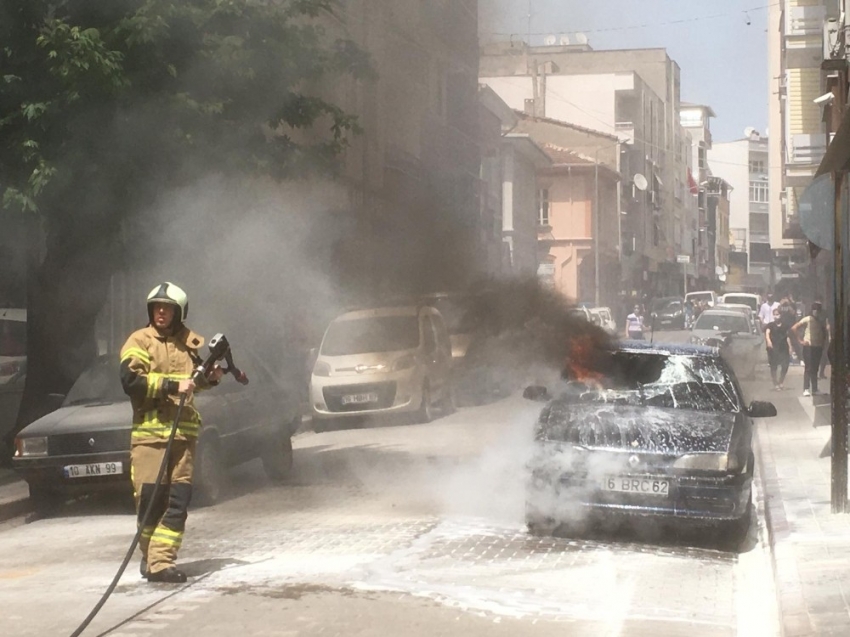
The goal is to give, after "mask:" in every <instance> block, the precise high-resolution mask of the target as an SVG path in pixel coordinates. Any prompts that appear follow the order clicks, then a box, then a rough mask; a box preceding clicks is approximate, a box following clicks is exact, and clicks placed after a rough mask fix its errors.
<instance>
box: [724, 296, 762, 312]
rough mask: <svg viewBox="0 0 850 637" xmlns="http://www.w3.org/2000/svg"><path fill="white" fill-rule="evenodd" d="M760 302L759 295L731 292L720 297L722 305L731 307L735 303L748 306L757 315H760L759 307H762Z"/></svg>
mask: <svg viewBox="0 0 850 637" xmlns="http://www.w3.org/2000/svg"><path fill="white" fill-rule="evenodd" d="M759 301H760V299H759V295H758V294H747V293H745V292H729V293H727V294H724V295H723V296H722V297H720V304H721V305H730V304H733V303H737V304H740V305H746V306H747V307H749V308H750V309H751V310H752V311H753V312H755V313H756V314H758V311H759V306H760V305H761V303H760V302H759Z"/></svg>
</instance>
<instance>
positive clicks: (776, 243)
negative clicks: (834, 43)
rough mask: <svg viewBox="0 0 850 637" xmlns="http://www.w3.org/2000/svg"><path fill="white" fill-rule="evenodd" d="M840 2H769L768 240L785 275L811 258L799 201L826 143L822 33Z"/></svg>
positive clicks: (826, 46) (834, 17)
mask: <svg viewBox="0 0 850 637" xmlns="http://www.w3.org/2000/svg"><path fill="white" fill-rule="evenodd" d="M839 4H840V3H839V2H836V1H834V0H831V1H827V0H780V1H778V2H774V3H772V4H770V5H769V11H770V13H769V22H768V59H769V65H770V93H769V95H768V98H769V108H770V118H769V129H770V141H769V144H768V176H769V182H770V188H769V208H768V210H769V239H770V247H771V249H772V250H773V251H774V253H775V263H776V265H777V266H778V267H779V269H780V271H781V273H782V275H784V276H786V277H789V276H795V274H796V273H795V272H794V270H795V269H799V266H800V264H802V263H805V262H806V261H807V255H806V250H805V241H804V237H803V235H802V232H801V231H800V223H799V217H798V205H799V201H800V197H801V195H802V194H803V192H804V190H805V189H806V187H807V186H808V185H809V184H810V183H811V181H812V178H813V177H814V174H815V172H816V171H817V168H818V165H819V164H820V162H821V159H822V158H823V156H824V153H825V152H826V147H827V143H828V139H827V135H826V128H825V124H824V113H823V107H822V106H821V105H820V104H819V103H816V101H815V100H816V99H817V98H818V97H820V96H821V95H822V94H824V92H825V87H826V83H827V80H828V72H824V71H822V69H821V65H822V63H823V60H824V59H829V58H830V57H832V56H831V55H830V52H829V48H830V46H831V43H830V41H829V38H826V37H824V34H825V31H826V30H827V29H826V26H827V23H828V21H830V20H832V21H833V24H835V21H836V20H837V18H838V17H839ZM836 30H837V27H836ZM795 266H796V267H795Z"/></svg>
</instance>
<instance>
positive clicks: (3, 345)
mask: <svg viewBox="0 0 850 637" xmlns="http://www.w3.org/2000/svg"><path fill="white" fill-rule="evenodd" d="M26 377H27V311H26V310H22V309H0V453H2V454H4V455H5V454H7V453H10V451H7V450H6V449H5V447H6V445H7V444H11V432H12V430H13V428H14V426H15V421H16V420H17V417H18V407H20V404H21V397H22V396H23V393H24V382H25V381H26ZM6 457H8V456H6Z"/></svg>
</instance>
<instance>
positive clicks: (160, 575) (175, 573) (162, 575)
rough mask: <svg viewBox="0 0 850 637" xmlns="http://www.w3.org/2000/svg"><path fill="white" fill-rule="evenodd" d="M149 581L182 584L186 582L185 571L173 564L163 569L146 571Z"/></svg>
mask: <svg viewBox="0 0 850 637" xmlns="http://www.w3.org/2000/svg"><path fill="white" fill-rule="evenodd" d="M148 581H149V582H164V583H166V584H183V583H185V582H186V573H184V572H183V571H181V570H178V569H177V568H176V567H174V566H169V567H168V568H167V569H165V570H163V571H158V572H156V573H148Z"/></svg>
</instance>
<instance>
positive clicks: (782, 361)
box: [764, 309, 791, 391]
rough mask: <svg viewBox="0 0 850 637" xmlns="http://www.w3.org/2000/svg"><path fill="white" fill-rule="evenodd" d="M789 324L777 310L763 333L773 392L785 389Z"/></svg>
mask: <svg viewBox="0 0 850 637" xmlns="http://www.w3.org/2000/svg"><path fill="white" fill-rule="evenodd" d="M789 325H790V324H789V322H788V321H786V320H783V316H782V313H781V312H780V311H779V309H776V310H774V311H773V321H772V322H771V323H768V324H767V327H766V328H765V331H764V339H765V344H766V345H767V361H768V363H769V364H770V378H771V380H772V381H773V389H774V391H781V390H783V389H785V385H784V383H785V375H786V374H787V373H788V365H789V364H790V362H791V337H790V336H789V334H788V328H789Z"/></svg>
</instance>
